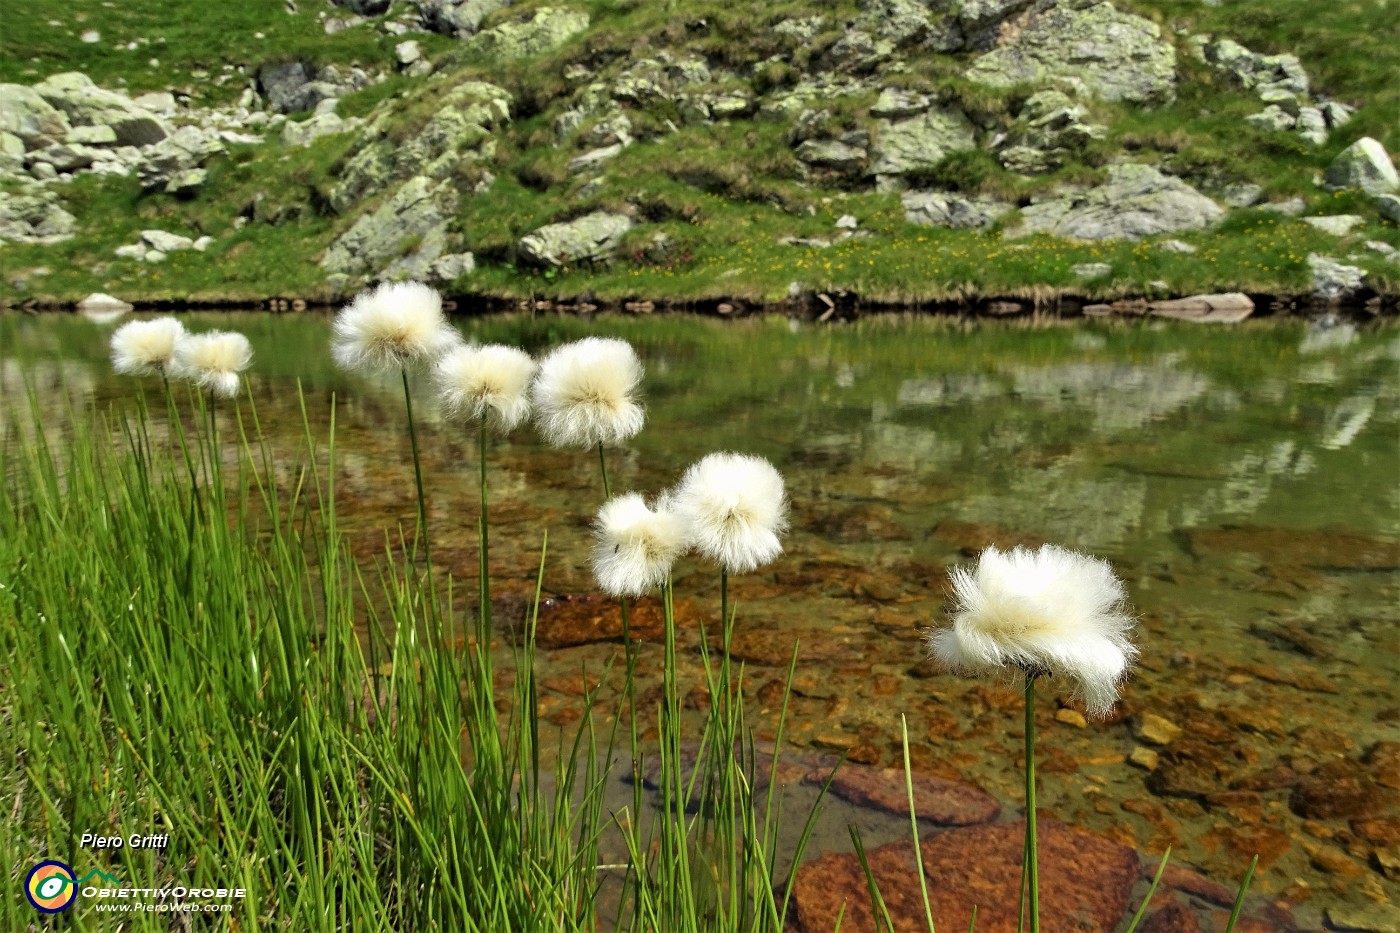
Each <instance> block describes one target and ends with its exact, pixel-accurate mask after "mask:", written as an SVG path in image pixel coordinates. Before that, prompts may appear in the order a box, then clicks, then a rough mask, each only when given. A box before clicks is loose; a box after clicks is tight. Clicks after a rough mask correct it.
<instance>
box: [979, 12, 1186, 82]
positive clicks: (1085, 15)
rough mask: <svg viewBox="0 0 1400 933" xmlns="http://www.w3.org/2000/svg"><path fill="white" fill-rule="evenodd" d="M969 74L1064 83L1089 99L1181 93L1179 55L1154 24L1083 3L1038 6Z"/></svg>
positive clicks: (990, 79) (989, 78) (991, 78)
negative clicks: (1018, 27) (1024, 21)
mask: <svg viewBox="0 0 1400 933" xmlns="http://www.w3.org/2000/svg"><path fill="white" fill-rule="evenodd" d="M966 75H967V77H968V78H970V79H971V80H973V81H978V82H980V83H982V84H990V85H992V86H994V87H1011V86H1012V85H1016V84H1035V85H1050V84H1057V83H1058V84H1061V85H1064V86H1068V87H1071V88H1073V89H1074V90H1076V91H1078V92H1079V93H1081V94H1082V95H1083V96H1095V97H1101V98H1103V99H1104V100H1123V101H1130V102H1133V103H1160V102H1163V101H1166V100H1170V99H1171V98H1172V96H1173V95H1174V93H1175V86H1176V52H1175V51H1174V50H1173V49H1172V46H1171V44H1170V43H1168V42H1164V41H1163V40H1162V34H1161V30H1159V29H1158V28H1157V25H1156V24H1155V23H1153V22H1151V21H1150V20H1146V19H1143V18H1142V17H1140V16H1134V15H1132V14H1131V13H1123V12H1121V11H1119V10H1117V9H1115V8H1114V7H1113V5H1112V4H1109V3H1085V2H1083V0H1075V2H1064V3H1060V4H1057V5H1053V6H1050V7H1048V8H1039V7H1038V8H1037V9H1036V10H1034V11H1033V12H1031V13H1030V14H1029V15H1028V17H1027V20H1026V23H1025V25H1024V27H1023V28H1021V29H1018V30H1008V31H1007V32H1006V37H1005V38H1004V39H1003V40H1002V44H1001V45H1000V46H999V47H998V48H995V49H993V50H992V51H990V52H988V53H987V54H985V55H983V56H981V57H980V58H978V59H977V60H976V61H974V62H973V63H972V67H970V68H969V69H968V70H967V72H966Z"/></svg>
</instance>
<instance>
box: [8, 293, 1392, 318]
mask: <svg viewBox="0 0 1400 933" xmlns="http://www.w3.org/2000/svg"><path fill="white" fill-rule="evenodd" d="M348 297H349V296H346V299H347V300H348ZM1215 299H1226V300H1225V301H1224V302H1220V301H1216V300H1215ZM128 303H129V304H131V305H132V306H133V308H134V309H135V310H137V311H272V312H276V313H299V312H302V311H308V310H326V309H335V308H339V307H340V306H341V305H342V304H343V303H344V301H339V302H326V301H324V300H321V299H306V298H293V297H269V298H264V299H261V300H257V301H246V300H240V299H228V300H213V301H210V300H180V299H159V300H142V299H140V298H137V299H134V300H132V301H130V302H128ZM444 304H445V307H446V309H447V310H448V312H449V313H455V314H464V315H481V314H504V313H509V312H517V311H532V310H533V311H541V312H558V313H562V314H577V315H580V316H588V315H592V314H598V313H623V314H654V313H669V314H696V315H701V316H706V317H721V318H724V317H734V318H737V317H747V316H752V315H764V314H782V315H787V316H790V317H799V318H804V319H809V320H816V321H818V322H826V321H831V320H854V319H856V318H861V317H868V316H873V315H887V314H911V315H930V316H967V317H977V318H1018V317H1030V316H1042V315H1045V316H1050V317H1058V318H1075V317H1110V316H1113V317H1141V316H1155V317H1167V318H1176V319H1180V320H1200V321H1204V322H1207V323H1232V322H1234V321H1238V320H1243V319H1245V318H1247V317H1248V318H1261V317H1295V316H1305V317H1316V316H1318V315H1327V314H1331V315H1336V316H1338V317H1340V318H1348V319H1359V320H1365V319H1369V318H1374V317H1392V316H1396V315H1397V314H1400V295H1380V294H1375V293H1361V294H1358V295H1356V296H1354V297H1353V298H1352V299H1351V300H1349V301H1346V302H1328V301H1322V300H1319V299H1317V298H1315V297H1313V296H1310V295H1306V294H1300V295H1280V294H1266V293H1249V292H1231V293H1224V294H1220V295H1187V296H1179V297H1172V298H1165V297H1153V298H1146V297H1134V298H1120V299H1115V300H1113V301H1111V302H1106V301H1103V300H1102V299H1093V298H1087V297H1085V296H1083V295H1075V294H1049V293H1047V294H1045V295H1036V296H1033V297H1025V296H1016V297H996V296H992V297H982V298H972V297H969V298H964V299H948V300H943V301H921V302H886V301H872V300H868V299H864V298H862V297H861V296H859V295H856V294H852V293H843V292H833V293H826V292H818V293H806V294H802V295H799V296H796V297H794V298H792V299H790V300H788V301H782V302H771V303H761V302H751V301H744V300H742V299H738V298H731V299H698V300H697V299H666V298H657V299H602V298H598V297H596V296H594V295H592V294H590V293H587V292H585V293H583V294H581V295H574V296H556V297H546V296H543V295H540V296H537V297H532V298H511V297H502V296H499V295H482V294H451V293H449V294H447V295H445V296H444ZM81 305H82V302H77V303H75V302H71V301H43V300H38V299H35V300H30V301H25V302H21V303H18V304H14V303H7V302H0V311H21V312H25V313H40V312H65V311H74V310H82V307H81ZM1208 315H1209V316H1208Z"/></svg>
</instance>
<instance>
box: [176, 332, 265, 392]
mask: <svg viewBox="0 0 1400 933" xmlns="http://www.w3.org/2000/svg"><path fill="white" fill-rule="evenodd" d="M251 362H253V348H252V347H251V346H249V344H248V338H247V337H244V336H243V335H242V334H235V333H232V332H228V331H221V330H211V331H209V332H208V333H204V334H187V335H186V336H184V337H182V338H180V341H179V342H178V343H177V344H176V345H175V359H174V361H173V363H172V364H171V367H170V371H171V373H172V374H173V375H175V376H178V377H179V378H181V379H188V380H190V381H191V382H193V383H195V384H196V385H198V386H199V387H200V388H201V389H207V390H209V391H210V392H212V393H213V394H215V395H217V396H220V397H222V398H233V397H234V396H235V395H237V394H238V385H239V374H240V373H242V372H243V370H245V369H247V368H248V364H249V363H251Z"/></svg>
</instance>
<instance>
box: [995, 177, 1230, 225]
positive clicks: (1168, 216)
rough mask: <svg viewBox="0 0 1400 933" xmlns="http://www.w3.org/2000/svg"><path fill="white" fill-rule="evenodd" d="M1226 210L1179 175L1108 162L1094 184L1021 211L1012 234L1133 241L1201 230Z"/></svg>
mask: <svg viewBox="0 0 1400 933" xmlns="http://www.w3.org/2000/svg"><path fill="white" fill-rule="evenodd" d="M1223 214H1224V211H1222V210H1221V208H1220V206H1219V205H1217V204H1216V203H1215V202H1214V201H1212V200H1211V199H1210V198H1208V197H1206V196H1205V195H1203V194H1201V193H1200V192H1199V191H1197V190H1196V189H1195V188H1192V187H1191V186H1190V185H1188V184H1186V182H1184V181H1182V180H1181V179H1179V178H1172V177H1170V176H1168V175H1163V174H1162V173H1161V172H1159V171H1157V170H1156V169H1155V168H1153V167H1152V166H1150V165H1139V164H1125V165H1114V166H1110V167H1109V170H1108V181H1106V182H1104V183H1103V184H1102V185H1099V186H1098V187H1096V188H1090V189H1088V190H1081V191H1070V192H1066V193H1061V194H1058V195H1056V196H1054V197H1052V198H1050V199H1048V200H1044V201H1041V202H1039V203H1037V204H1032V205H1030V206H1029V207H1026V208H1024V209H1022V211H1021V225H1020V226H1019V227H1018V228H1017V229H1016V231H1015V234H1016V235H1018V236H1019V235H1022V234H1027V233H1051V234H1054V235H1056V236H1062V237H1067V238H1069V239H1071V240H1135V239H1138V238H1139V237H1145V236H1154V235H1156V234H1159V233H1178V232H1180V231H1183V230H1200V229H1202V228H1204V227H1208V226H1210V225H1211V224H1213V223H1215V222H1216V221H1217V220H1219V219H1220V217H1221V216H1222V215H1223Z"/></svg>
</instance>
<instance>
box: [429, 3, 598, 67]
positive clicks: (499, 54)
mask: <svg viewBox="0 0 1400 933" xmlns="http://www.w3.org/2000/svg"><path fill="white" fill-rule="evenodd" d="M587 28H588V14H587V13H582V12H577V11H574V10H561V9H556V8H554V7H547V6H546V7H540V8H539V9H538V10H536V11H535V15H534V16H532V17H531V18H530V19H528V20H526V21H524V22H521V23H502V24H501V25H499V26H496V27H494V28H492V29H487V30H484V31H482V32H479V33H477V34H476V35H474V36H472V37H471V38H470V39H468V40H467V41H466V42H464V43H463V44H462V50H461V52H459V53H457V54H456V55H454V56H453V58H454V59H455V60H457V61H461V62H482V61H485V62H508V61H514V60H516V59H520V58H529V57H531V56H533V55H541V54H543V53H545V52H548V51H550V50H551V49H556V48H558V47H559V46H561V45H563V44H564V43H565V42H567V41H569V40H570V39H572V38H573V37H574V36H576V35H578V34H579V33H581V32H583V31H584V30H585V29H587Z"/></svg>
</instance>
